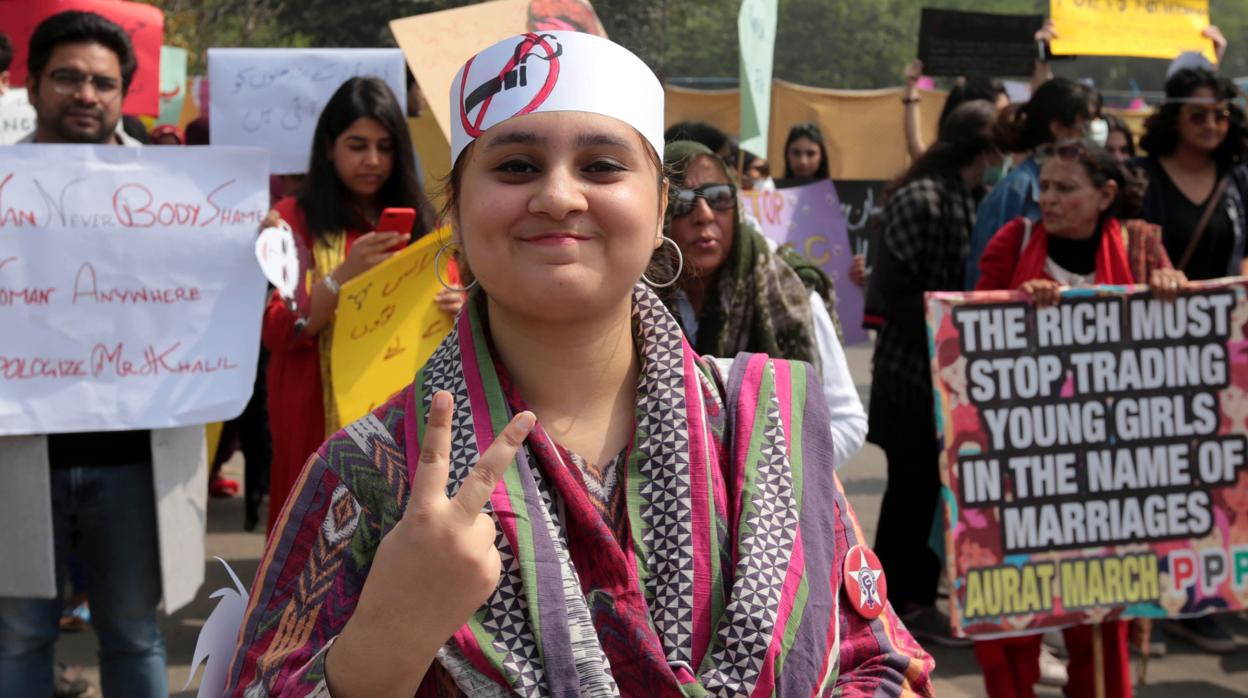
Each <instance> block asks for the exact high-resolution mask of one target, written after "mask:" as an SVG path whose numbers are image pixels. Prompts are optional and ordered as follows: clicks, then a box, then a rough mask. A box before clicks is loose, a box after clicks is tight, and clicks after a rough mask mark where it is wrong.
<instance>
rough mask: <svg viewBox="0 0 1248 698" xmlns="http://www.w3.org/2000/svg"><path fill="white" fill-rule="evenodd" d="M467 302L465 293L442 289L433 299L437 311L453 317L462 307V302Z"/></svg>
mask: <svg viewBox="0 0 1248 698" xmlns="http://www.w3.org/2000/svg"><path fill="white" fill-rule="evenodd" d="M467 300H468V294H467V293H464V292H463V291H454V290H451V289H449V288H444V289H442V290H441V291H438V295H436V296H434V297H433V304H434V305H436V306H438V310H441V311H442V312H444V313H447V314H449V315H455V314H457V313H458V312H459V309H460V308H462V307H464V302H465V301H467Z"/></svg>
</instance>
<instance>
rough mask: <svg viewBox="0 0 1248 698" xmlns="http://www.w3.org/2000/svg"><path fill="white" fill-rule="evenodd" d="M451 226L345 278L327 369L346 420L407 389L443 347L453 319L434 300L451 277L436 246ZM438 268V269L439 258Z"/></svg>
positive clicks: (342, 419) (335, 396)
mask: <svg viewBox="0 0 1248 698" xmlns="http://www.w3.org/2000/svg"><path fill="white" fill-rule="evenodd" d="M449 238H450V230H449V229H447V228H443V229H441V230H437V231H434V232H432V233H430V234H428V235H426V236H424V237H423V238H421V239H420V240H417V241H416V242H415V243H413V244H412V245H411V246H410V247H408V248H407V249H405V250H403V251H402V252H400V253H398V254H396V255H394V256H393V257H391V258H390V259H387V260H386V261H384V262H382V263H381V264H378V265H377V266H375V267H373V268H372V269H370V270H369V271H367V272H365V273H363V274H360V275H359V276H357V277H356V278H354V279H352V280H350V281H348V282H347V283H345V284H343V286H342V292H341V293H340V294H339V299H338V312H337V315H336V316H335V318H334V338H333V345H332V346H333V348H332V350H331V354H330V356H331V358H330V371H331V375H333V377H334V400H336V401H337V405H338V416H339V419H340V420H341V421H342V423H343V424H349V423H351V422H353V421H355V420H356V419H359V418H360V417H363V416H364V415H365V414H368V413H369V412H371V411H372V410H373V409H374V408H376V407H377V406H378V405H380V404H382V403H383V402H385V401H386V400H387V399H388V398H389V397H390V396H391V395H393V394H395V393H396V392H398V391H400V390H402V389H403V387H404V386H406V385H407V384H408V383H411V382H412V378H414V377H415V376H416V370H417V369H419V368H420V367H421V366H422V365H424V363H425V360H426V359H428V358H429V356H430V355H431V354H433V350H434V349H437V348H438V344H439V343H441V341H442V338H443V337H445V336H446V333H447V332H449V331H450V329H451V323H452V318H451V316H450V315H448V314H447V313H444V312H442V311H441V310H439V309H438V307H437V306H436V305H434V304H433V298H434V296H436V295H437V294H438V292H439V291H441V290H442V284H441V283H439V282H438V277H437V274H438V273H440V274H441V275H442V278H443V279H446V278H447V269H446V265H447V256H446V255H444V256H443V258H442V259H441V260H438V259H437V256H438V248H439V247H440V246H441V245H442V243H443V242H445V241H446V240H447V239H449ZM438 263H440V264H441V268H440V269H438V271H437V272H436V273H435V264H438Z"/></svg>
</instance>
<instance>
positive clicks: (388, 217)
mask: <svg viewBox="0 0 1248 698" xmlns="http://www.w3.org/2000/svg"><path fill="white" fill-rule="evenodd" d="M414 225H416V209H414V208H387V209H385V210H383V211H382V212H381V218H380V219H379V220H378V221H377V232H379V233H411V232H412V226H414Z"/></svg>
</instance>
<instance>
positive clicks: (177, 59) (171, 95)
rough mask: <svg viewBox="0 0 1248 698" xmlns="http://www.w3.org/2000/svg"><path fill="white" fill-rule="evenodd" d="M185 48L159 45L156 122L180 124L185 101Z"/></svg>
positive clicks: (186, 86)
mask: <svg viewBox="0 0 1248 698" xmlns="http://www.w3.org/2000/svg"><path fill="white" fill-rule="evenodd" d="M186 57H187V54H186V49H184V48H178V47H177V46H161V47H160V114H159V115H157V117H156V123H157V124H173V125H174V126H181V125H182V106H183V104H184V103H185V102H186V90H187V88H188V85H187V82H186Z"/></svg>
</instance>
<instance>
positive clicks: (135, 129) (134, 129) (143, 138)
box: [121, 114, 152, 145]
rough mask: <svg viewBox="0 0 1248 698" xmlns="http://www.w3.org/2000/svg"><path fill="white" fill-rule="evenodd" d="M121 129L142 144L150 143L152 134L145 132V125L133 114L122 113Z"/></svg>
mask: <svg viewBox="0 0 1248 698" xmlns="http://www.w3.org/2000/svg"><path fill="white" fill-rule="evenodd" d="M121 130H123V131H125V132H126V135H128V136H130V137H131V138H133V139H134V140H136V141H138V142H140V143H142V144H143V145H151V144H152V136H151V134H149V133H148V132H147V126H144V125H143V120H142V119H140V118H139V117H137V116H134V115H133V114H123V115H122V117H121Z"/></svg>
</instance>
